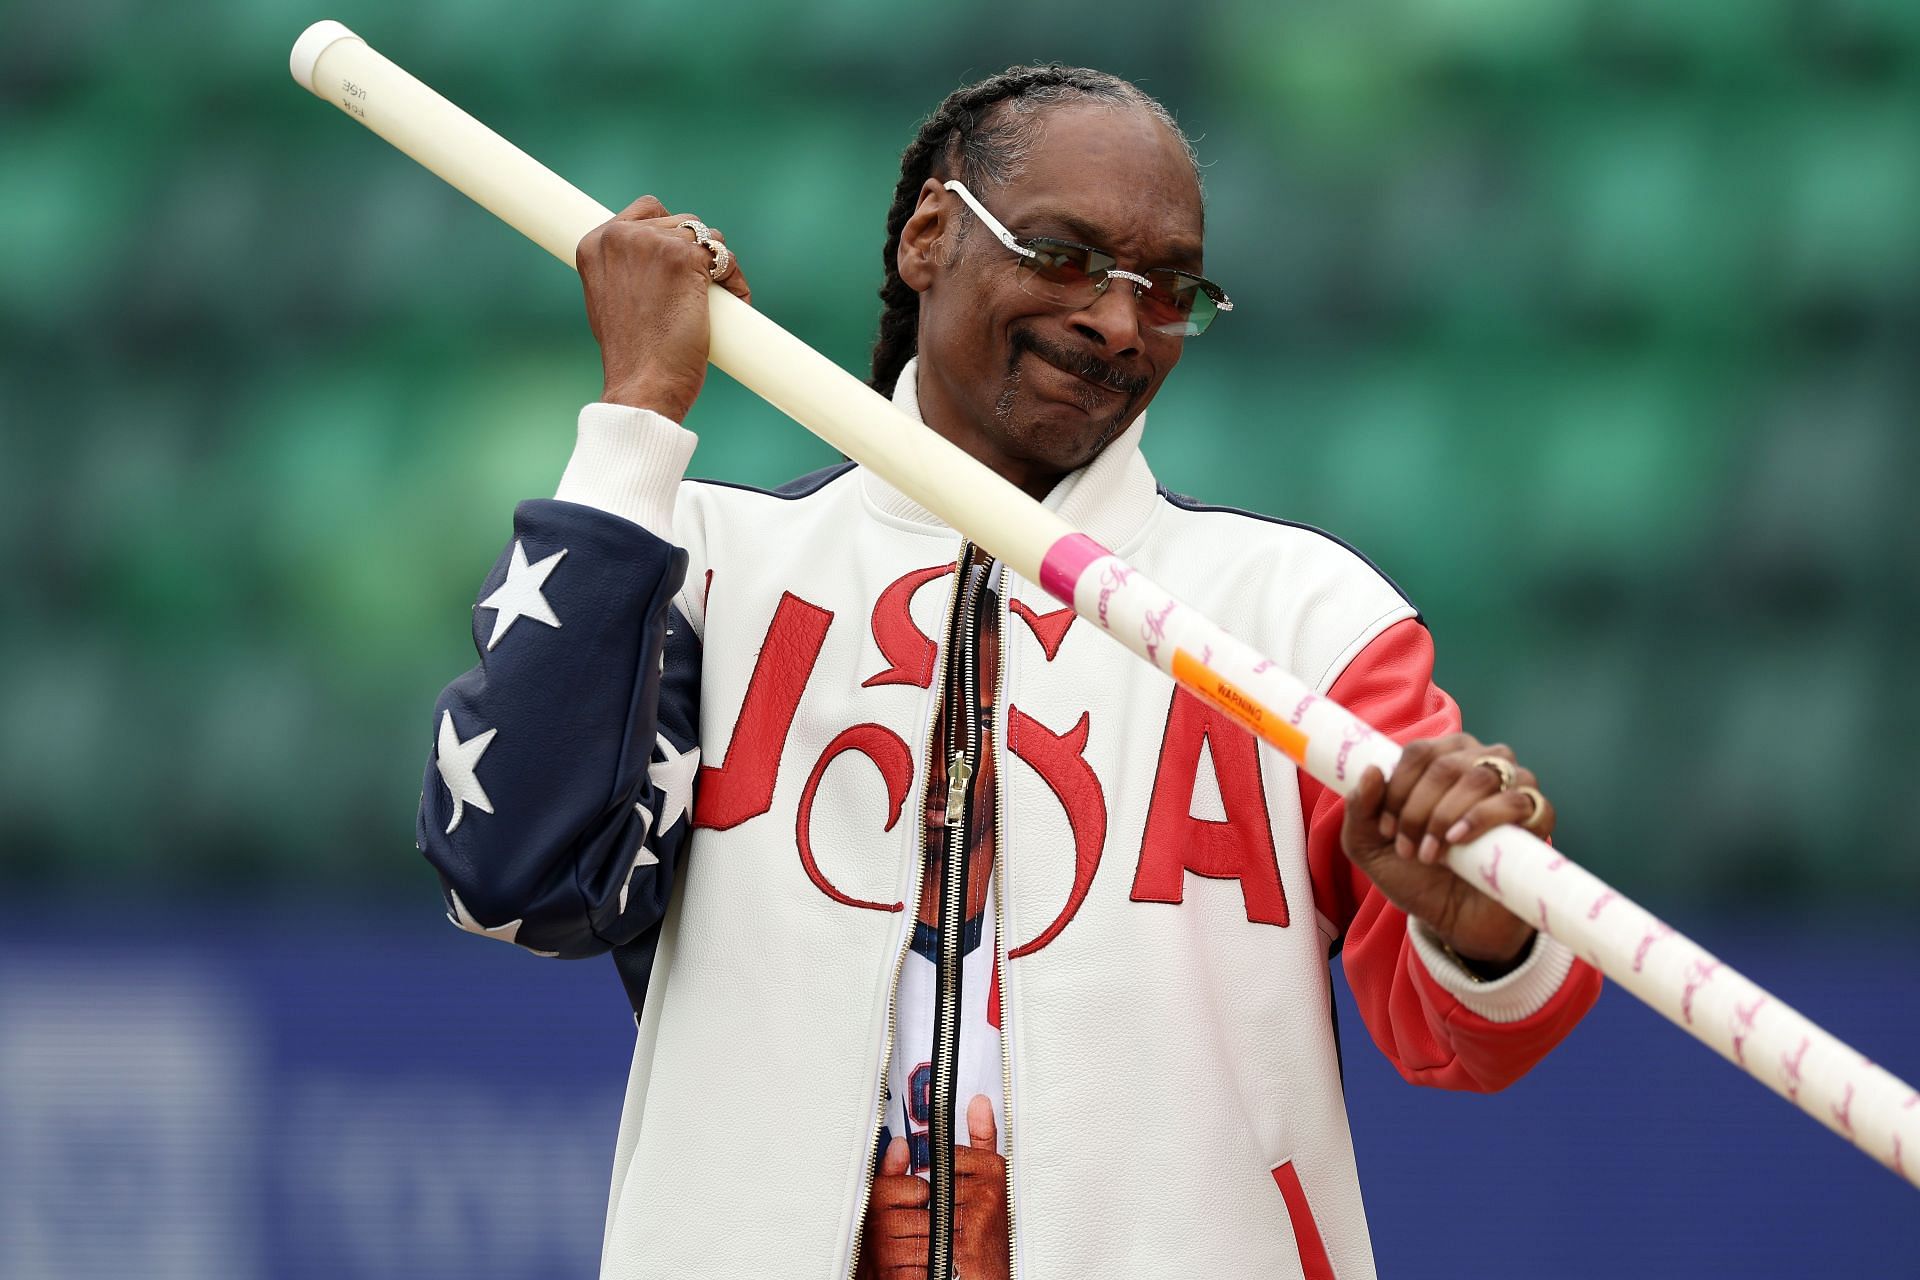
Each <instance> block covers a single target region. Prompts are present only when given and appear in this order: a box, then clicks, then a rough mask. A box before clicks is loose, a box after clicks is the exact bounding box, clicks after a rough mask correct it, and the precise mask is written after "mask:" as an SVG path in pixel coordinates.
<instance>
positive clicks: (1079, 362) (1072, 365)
mask: <svg viewBox="0 0 1920 1280" xmlns="http://www.w3.org/2000/svg"><path fill="white" fill-rule="evenodd" d="M1022 351H1031V352H1032V353H1033V354H1034V355H1036V356H1039V357H1040V358H1041V359H1042V360H1045V361H1046V362H1047V363H1048V364H1050V365H1055V366H1057V367H1059V368H1061V369H1065V370H1066V371H1067V372H1068V373H1073V374H1078V375H1079V376H1080V377H1082V378H1085V379H1087V380H1088V381H1089V382H1097V383H1099V384H1100V385H1101V386H1103V387H1108V388H1110V389H1112V390H1114V391H1120V392H1124V393H1125V394H1127V395H1130V396H1137V395H1139V394H1140V393H1141V392H1143V391H1145V390H1146V389H1147V384H1148V383H1149V381H1150V379H1148V378H1145V377H1137V376H1135V375H1133V374H1129V373H1127V372H1125V371H1124V370H1121V369H1119V368H1116V367H1115V366H1113V365H1110V364H1108V363H1107V362H1106V361H1105V360H1102V359H1100V357H1098V356H1096V355H1093V354H1091V353H1090V352H1086V351H1076V350H1074V349H1073V348H1072V347H1060V346H1055V345H1054V344H1053V343H1051V342H1043V341H1042V340H1040V339H1039V338H1036V337H1034V336H1033V335H1032V334H1030V333H1026V332H1020V333H1016V334H1014V335H1013V358H1014V359H1016V360H1017V359H1019V358H1020V353H1021V352H1022Z"/></svg>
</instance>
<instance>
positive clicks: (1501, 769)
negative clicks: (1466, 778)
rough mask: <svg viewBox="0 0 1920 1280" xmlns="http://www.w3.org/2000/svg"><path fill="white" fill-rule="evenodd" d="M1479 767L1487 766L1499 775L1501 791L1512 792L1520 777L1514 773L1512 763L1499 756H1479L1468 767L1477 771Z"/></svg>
mask: <svg viewBox="0 0 1920 1280" xmlns="http://www.w3.org/2000/svg"><path fill="white" fill-rule="evenodd" d="M1481 765H1485V766H1487V768H1489V769H1491V770H1493V771H1494V772H1495V773H1497V774H1499V775H1500V789H1501V790H1502V791H1511V790H1513V784H1514V782H1515V781H1516V780H1517V779H1518V778H1519V776H1520V775H1519V774H1517V773H1515V772H1514V769H1513V762H1512V761H1510V760H1503V759H1501V758H1500V757H1499V756H1481V757H1480V758H1479V759H1478V760H1475V761H1474V762H1473V764H1472V765H1471V766H1469V767H1470V768H1474V769H1478V768H1479V767H1480V766H1481ZM1536 794H1538V793H1536Z"/></svg>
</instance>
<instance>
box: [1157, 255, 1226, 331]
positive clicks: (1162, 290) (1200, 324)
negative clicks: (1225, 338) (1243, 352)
mask: <svg viewBox="0 0 1920 1280" xmlns="http://www.w3.org/2000/svg"><path fill="white" fill-rule="evenodd" d="M1147 278H1148V279H1150V280H1152V281H1153V288H1151V289H1148V290H1147V291H1145V292H1144V293H1142V294H1141V295H1140V315H1141V318H1142V319H1144V320H1145V321H1146V322H1147V326H1148V327H1149V328H1151V329H1152V330H1153V331H1154V332H1156V333H1165V334H1172V335H1174V336H1176V337H1186V338H1191V337H1193V336H1194V335H1195V334H1197V333H1201V332H1203V331H1204V330H1205V329H1206V327H1207V326H1208V325H1210V324H1212V323H1213V318H1214V316H1216V315H1218V314H1219V313H1220V308H1219V307H1218V306H1217V305H1215V303H1214V300H1213V295H1212V294H1210V293H1208V292H1207V287H1206V282H1205V281H1203V280H1201V279H1200V277H1199V276H1190V275H1188V274H1187V273H1186V272H1184V271H1149V272H1148V273H1147Z"/></svg>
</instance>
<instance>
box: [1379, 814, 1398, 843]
mask: <svg viewBox="0 0 1920 1280" xmlns="http://www.w3.org/2000/svg"><path fill="white" fill-rule="evenodd" d="M1397 826H1399V824H1398V823H1396V822H1395V821H1394V820H1393V815H1392V814H1390V813H1383V814H1381V815H1380V834H1381V836H1382V837H1384V838H1385V839H1388V840H1391V839H1393V832H1394V829H1395V828H1396V827H1397Z"/></svg>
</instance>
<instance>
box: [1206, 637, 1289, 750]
mask: <svg viewBox="0 0 1920 1280" xmlns="http://www.w3.org/2000/svg"><path fill="white" fill-rule="evenodd" d="M1173 678H1174V679H1175V680H1178V681H1179V682H1180V683H1181V684H1183V685H1185V686H1186V687H1187V688H1189V689H1191V690H1193V691H1194V692H1195V693H1197V694H1199V695H1200V696H1201V697H1203V698H1205V699H1206V700H1207V701H1208V702H1210V703H1212V704H1213V705H1214V706H1216V707H1218V708H1220V710H1222V711H1224V712H1226V713H1227V714H1228V715H1230V716H1232V717H1233V718H1234V719H1235V720H1238V721H1239V722H1240V723H1241V724H1244V725H1245V726H1247V728H1249V729H1251V730H1253V731H1254V732H1255V733H1257V734H1259V735H1260V737H1261V738H1262V739H1263V740H1264V741H1266V742H1270V743H1272V744H1273V745H1274V747H1275V748H1277V749H1278V750H1279V751H1280V753H1281V754H1282V755H1284V756H1286V757H1287V758H1288V759H1289V760H1291V761H1293V762H1294V763H1295V764H1304V763H1305V762H1306V758H1307V735H1306V734H1304V733H1302V732H1300V730H1298V729H1296V728H1294V727H1293V726H1292V725H1290V724H1288V723H1287V722H1286V721H1285V720H1283V719H1281V718H1280V717H1279V716H1278V715H1276V714H1274V712H1273V710H1272V709H1271V708H1269V707H1266V706H1263V705H1261V703H1260V702H1259V701H1258V700H1256V699H1255V698H1253V697H1251V696H1249V695H1248V694H1246V693H1244V692H1242V690H1241V689H1240V687H1239V686H1238V685H1236V684H1234V683H1233V682H1232V681H1231V680H1228V679H1227V678H1226V677H1225V676H1222V675H1221V674H1220V673H1219V672H1217V671H1215V670H1213V668H1211V667H1209V666H1207V665H1206V664H1204V663H1203V662H1201V661H1200V659H1198V658H1196V657H1194V656H1193V655H1192V654H1190V653H1188V652H1187V651H1186V650H1185V649H1175V650H1174V651H1173Z"/></svg>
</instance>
